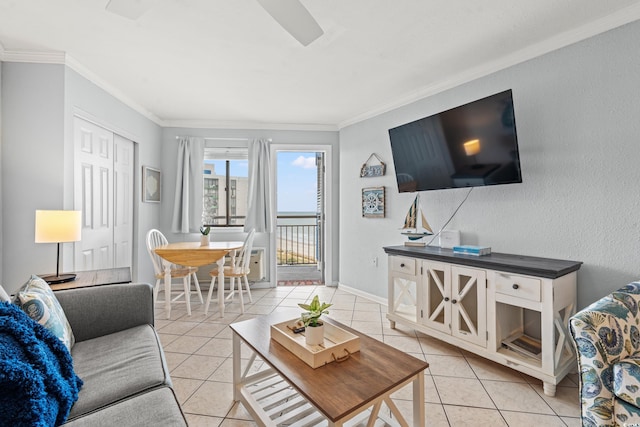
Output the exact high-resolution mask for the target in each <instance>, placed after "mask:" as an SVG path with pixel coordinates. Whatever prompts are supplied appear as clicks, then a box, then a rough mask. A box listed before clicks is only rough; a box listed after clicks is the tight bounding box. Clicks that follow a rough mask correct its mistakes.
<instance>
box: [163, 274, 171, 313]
mask: <svg viewBox="0 0 640 427" xmlns="http://www.w3.org/2000/svg"><path fill="white" fill-rule="evenodd" d="M164 311H165V313H166V314H167V319H171V264H170V263H169V262H165V263H164Z"/></svg>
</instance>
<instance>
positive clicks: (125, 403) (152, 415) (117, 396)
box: [55, 283, 187, 427]
mask: <svg viewBox="0 0 640 427" xmlns="http://www.w3.org/2000/svg"><path fill="white" fill-rule="evenodd" d="M55 295H56V297H57V298H58V301H60V305H61V306H62V308H63V310H64V313H65V315H66V317H67V319H68V320H69V323H70V324H71V328H72V329H73V334H74V335H75V339H76V342H75V344H74V346H73V348H72V349H71V356H72V357H73V365H74V369H75V371H76V374H77V375H78V376H79V377H80V378H81V379H82V380H83V381H84V385H83V387H82V389H81V390H80V393H79V397H78V400H77V401H76V403H75V404H74V405H73V407H72V408H71V412H70V414H69V417H68V419H67V423H66V424H65V425H68V426H74V427H77V426H118V427H124V426H186V425H187V422H186V420H185V418H184V414H183V413H182V410H181V409H180V405H179V404H178V401H177V399H176V396H175V394H174V392H173V389H172V385H171V378H170V377H169V369H168V367H167V364H166V361H165V359H164V353H163V351H162V347H161V345H160V341H159V338H158V335H157V334H156V331H155V329H154V326H153V325H154V315H153V291H152V287H151V285H148V284H143V283H135V284H119V285H105V286H95V287H88V288H78V289H70V290H63V291H57V292H55Z"/></svg>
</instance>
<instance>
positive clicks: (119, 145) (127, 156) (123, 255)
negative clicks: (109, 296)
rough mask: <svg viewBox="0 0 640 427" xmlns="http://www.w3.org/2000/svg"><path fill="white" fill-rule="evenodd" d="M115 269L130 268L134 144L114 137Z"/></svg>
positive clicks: (116, 136)
mask: <svg viewBox="0 0 640 427" xmlns="http://www.w3.org/2000/svg"><path fill="white" fill-rule="evenodd" d="M113 142H114V171H113V174H114V186H113V187H114V197H113V199H114V221H113V244H114V248H113V254H114V267H116V268H117V267H129V266H131V262H132V239H133V206H132V205H133V181H134V180H133V174H134V165H133V157H134V154H133V149H134V147H133V142H131V141H129V140H128V139H125V138H122V137H121V136H119V135H115V136H114V141H113Z"/></svg>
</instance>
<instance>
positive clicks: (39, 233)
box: [36, 211, 82, 243]
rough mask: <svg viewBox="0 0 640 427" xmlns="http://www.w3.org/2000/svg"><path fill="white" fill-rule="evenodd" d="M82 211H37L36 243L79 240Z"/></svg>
mask: <svg viewBox="0 0 640 427" xmlns="http://www.w3.org/2000/svg"><path fill="white" fill-rule="evenodd" d="M81 213H82V211H36V243H64V242H77V241H79V240H80V237H81V234H82V215H81Z"/></svg>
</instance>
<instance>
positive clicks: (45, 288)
mask: <svg viewBox="0 0 640 427" xmlns="http://www.w3.org/2000/svg"><path fill="white" fill-rule="evenodd" d="M13 302H14V303H15V304H17V305H18V306H20V308H22V310H23V311H24V312H25V313H27V314H28V315H29V317H31V318H32V319H33V320H35V321H36V322H38V323H40V324H41V325H42V326H44V327H45V328H47V329H49V330H50V331H51V332H53V334H54V335H55V336H57V337H58V338H60V340H61V341H62V342H63V343H64V345H66V346H67V348H68V349H69V350H71V347H73V344H74V342H75V338H74V336H73V331H72V330H71V325H69V322H68V321H67V318H66V316H65V315H64V311H63V310H62V307H61V306H60V303H59V302H58V299H57V298H56V296H55V295H54V294H53V291H52V290H51V288H50V287H49V285H47V282H45V281H44V280H42V279H41V278H40V277H38V276H35V275H33V276H31V277H30V278H29V280H27V283H25V284H24V285H22V287H21V288H20V289H18V291H17V292H16V296H15V298H14V301H13Z"/></svg>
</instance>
